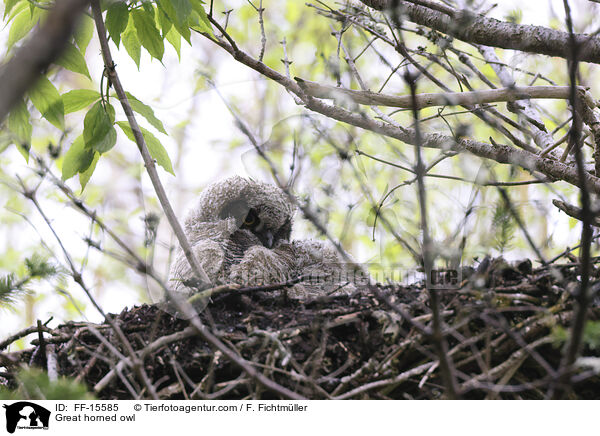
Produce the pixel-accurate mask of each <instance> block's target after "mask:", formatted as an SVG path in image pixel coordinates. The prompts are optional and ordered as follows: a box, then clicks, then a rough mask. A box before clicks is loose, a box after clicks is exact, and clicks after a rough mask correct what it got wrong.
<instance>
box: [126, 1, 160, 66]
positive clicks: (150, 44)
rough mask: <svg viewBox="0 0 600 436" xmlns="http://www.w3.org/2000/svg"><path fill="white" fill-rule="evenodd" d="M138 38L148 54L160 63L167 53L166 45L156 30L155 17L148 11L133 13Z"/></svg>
mask: <svg viewBox="0 0 600 436" xmlns="http://www.w3.org/2000/svg"><path fill="white" fill-rule="evenodd" d="M131 15H132V16H133V21H134V23H135V30H136V32H137V36H138V38H139V40H140V42H141V43H142V45H143V46H144V48H145V49H146V50H148V53H150V55H151V56H152V57H154V58H156V59H158V60H159V61H160V60H162V57H163V54H164V52H165V44H164V41H163V39H162V38H161V36H160V32H159V31H158V29H157V28H156V22H155V21H154V16H153V15H152V14H150V13H149V12H148V11H145V10H140V9H136V10H134V11H132V12H131Z"/></svg>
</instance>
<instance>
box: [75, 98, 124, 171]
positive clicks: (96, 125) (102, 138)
mask: <svg viewBox="0 0 600 436" xmlns="http://www.w3.org/2000/svg"><path fill="white" fill-rule="evenodd" d="M114 122H115V109H114V108H113V106H112V105H111V104H110V103H107V104H106V105H103V104H102V102H100V101H98V102H96V103H95V104H94V105H93V106H92V108H91V109H90V110H89V111H88V112H87V114H86V115H85V119H84V120H83V140H84V142H85V147H86V148H88V149H92V150H95V151H97V152H98V153H106V152H107V151H108V150H110V149H111V148H112V147H114V145H115V144H116V142H117V132H116V130H115V128H114V127H113V124H114ZM86 169H87V168H86Z"/></svg>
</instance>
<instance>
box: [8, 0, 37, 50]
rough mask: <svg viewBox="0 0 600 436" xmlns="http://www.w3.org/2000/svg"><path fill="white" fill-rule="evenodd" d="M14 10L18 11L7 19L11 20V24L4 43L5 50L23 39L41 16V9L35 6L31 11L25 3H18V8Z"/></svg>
mask: <svg viewBox="0 0 600 436" xmlns="http://www.w3.org/2000/svg"><path fill="white" fill-rule="evenodd" d="M16 11H18V13H17V14H16V15H14V19H12V18H11V19H9V21H12V24H11V26H10V31H9V33H8V41H7V43H6V49H7V50H10V49H11V48H12V46H13V45H15V44H16V43H17V42H19V41H20V40H21V39H23V37H25V35H27V34H28V33H29V32H30V31H31V29H32V28H33V26H35V24H36V23H37V21H38V20H39V18H40V16H41V9H37V8H36V9H34V11H33V13H32V12H31V11H30V9H29V8H27V7H26V3H23V4H21V5H19V8H18V9H17V10H16Z"/></svg>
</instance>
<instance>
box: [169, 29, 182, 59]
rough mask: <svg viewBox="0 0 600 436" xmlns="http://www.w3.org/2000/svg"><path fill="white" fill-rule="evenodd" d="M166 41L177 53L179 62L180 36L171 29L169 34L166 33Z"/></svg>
mask: <svg viewBox="0 0 600 436" xmlns="http://www.w3.org/2000/svg"><path fill="white" fill-rule="evenodd" d="M167 41H169V43H170V44H171V45H172V46H173V48H174V49H175V51H176V52H177V57H178V58H179V60H181V34H180V33H179V32H178V31H177V30H175V29H174V28H171V30H169V33H167Z"/></svg>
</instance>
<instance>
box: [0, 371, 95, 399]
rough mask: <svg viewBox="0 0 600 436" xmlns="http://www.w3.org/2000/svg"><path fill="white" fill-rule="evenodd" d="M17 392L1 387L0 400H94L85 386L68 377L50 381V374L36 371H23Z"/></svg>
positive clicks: (20, 373) (18, 379)
mask: <svg viewBox="0 0 600 436" xmlns="http://www.w3.org/2000/svg"><path fill="white" fill-rule="evenodd" d="M17 385H18V386H19V387H18V389H17V390H15V391H11V390H9V389H7V388H5V387H2V386H0V400H93V399H94V396H93V395H92V394H91V393H90V392H88V390H87V388H86V387H85V385H84V384H82V383H79V382H76V381H75V380H73V379H71V378H67V377H60V378H59V379H58V380H55V381H50V379H49V378H48V374H46V373H45V372H43V371H41V370H39V369H36V368H29V369H23V370H21V371H20V372H19V373H18V375H17Z"/></svg>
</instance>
